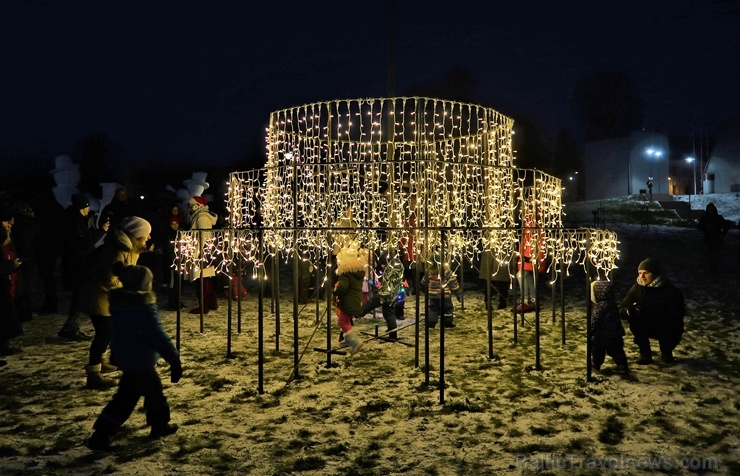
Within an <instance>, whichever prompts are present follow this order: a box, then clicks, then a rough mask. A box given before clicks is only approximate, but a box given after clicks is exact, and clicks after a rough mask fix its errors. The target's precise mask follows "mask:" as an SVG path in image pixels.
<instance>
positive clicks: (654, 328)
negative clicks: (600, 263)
mask: <svg viewBox="0 0 740 476" xmlns="http://www.w3.org/2000/svg"><path fill="white" fill-rule="evenodd" d="M619 312H620V314H621V316H622V317H623V318H625V319H627V322H629V326H630V331H631V332H632V335H633V337H634V342H635V344H636V345H637V347H638V348H639V349H640V358H639V360H638V361H637V363H638V364H640V365H645V364H649V363H651V362H652V361H653V354H652V351H651V349H650V339H657V340H658V344H659V346H660V353H661V356H662V358H663V361H664V362H666V363H672V362H674V358H673V349H675V348H676V346H677V345H678V344H679V342H681V337H682V336H683V331H684V324H683V318H684V314H685V312H686V310H685V305H684V297H683V293H682V292H681V291H680V290H679V289H678V288H677V287H676V286H674V285H673V284H671V283H670V281H669V280H668V277H667V276H665V275H664V274H663V270H662V266H661V263H660V261H658V260H657V259H654V258H647V259H645V260H643V261H642V262H640V265H639V266H638V267H637V282H636V283H635V284H633V285H632V287H631V288H630V289H629V291H627V295H626V296H625V297H624V299H623V300H622V302H621V303H620V304H619Z"/></svg>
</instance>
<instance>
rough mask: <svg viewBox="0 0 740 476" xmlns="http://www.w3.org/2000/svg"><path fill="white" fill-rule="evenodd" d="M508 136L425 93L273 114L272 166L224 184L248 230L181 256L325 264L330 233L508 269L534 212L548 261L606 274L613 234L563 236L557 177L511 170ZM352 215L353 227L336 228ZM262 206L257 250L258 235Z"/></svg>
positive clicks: (505, 129) (492, 116)
mask: <svg viewBox="0 0 740 476" xmlns="http://www.w3.org/2000/svg"><path fill="white" fill-rule="evenodd" d="M513 133H514V132H513V120H511V119H510V118H508V117H506V116H504V115H502V114H499V113H498V112H496V111H494V110H492V109H489V108H484V107H481V106H476V105H471V104H463V103H458V102H453V101H443V100H439V99H429V98H419V97H412V98H403V97H401V98H385V99H382V98H381V99H354V100H336V101H330V102H323V103H314V104H306V105H303V106H299V107H294V108H290V109H284V110H281V111H276V112H273V113H272V114H271V115H270V121H269V127H268V128H267V134H266V143H267V164H266V166H265V168H264V169H260V170H252V171H247V172H234V173H232V174H231V177H230V181H229V190H228V200H227V209H228V212H229V225H230V227H232V228H233V229H235V230H239V231H244V230H249V229H252V231H249V232H244V233H243V234H236V233H228V230H222V231H216V230H214V231H213V232H212V234H211V235H209V236H210V238H209V239H208V240H206V245H205V246H204V251H203V253H202V254H200V253H199V248H198V247H197V246H196V245H198V242H197V240H196V238H194V236H195V235H189V234H187V233H182V234H181V237H180V238H179V240H180V241H181V243H180V246H178V256H180V258H181V262H183V263H187V266H205V265H206V264H209V263H211V264H215V265H216V266H220V267H221V268H223V269H225V268H226V267H228V265H229V263H230V262H231V261H233V260H234V259H235V257H237V256H239V257H241V259H244V260H246V261H252V260H259V259H260V256H262V257H264V256H270V255H273V254H276V253H279V254H281V255H282V256H283V257H286V259H287V257H288V256H291V255H292V253H296V252H298V253H299V256H301V259H307V260H309V261H311V262H313V263H314V264H319V263H321V262H326V260H327V259H328V255H329V253H330V252H331V247H332V239H333V237H336V236H338V235H343V234H344V235H345V236H348V235H351V237H352V239H353V240H356V241H357V242H358V244H359V245H361V246H363V247H365V248H367V249H371V250H390V251H394V250H397V249H398V246H399V244H406V243H413V248H414V250H413V251H414V252H415V253H416V255H417V256H418V257H419V259H424V256H425V255H426V254H427V253H426V251H427V250H436V249H439V248H440V247H441V246H440V245H441V244H442V240H444V246H445V250H446V254H447V255H448V256H446V257H445V260H446V261H450V262H451V263H457V265H459V264H460V263H462V262H465V261H473V260H475V259H476V258H477V257H478V256H477V254H478V253H480V252H481V251H490V252H492V253H493V255H494V257H495V260H496V261H497V262H499V263H506V262H508V260H509V259H510V257H511V256H514V255H515V254H516V253H517V252H518V246H517V243H518V241H519V238H520V233H521V232H522V224H523V223H524V221H525V218H526V217H527V216H531V217H533V224H532V225H531V226H532V227H534V228H536V229H537V232H536V235H537V236H538V237H539V243H538V245H539V247H540V249H541V250H542V252H543V255H544V256H545V257H546V258H548V259H549V260H550V261H552V262H563V263H568V265H569V264H570V263H579V264H581V265H583V264H585V262H586V259H588V260H590V262H591V263H592V264H593V265H594V266H595V267H596V268H597V269H599V270H600V271H603V272H605V273H606V272H608V271H609V270H611V269H612V268H614V267H615V266H616V264H615V261H616V259H617V257H618V250H617V243H618V242H617V240H616V235H615V234H613V233H612V232H608V231H604V230H589V229H587V230H564V229H563V226H562V215H563V212H562V203H561V191H562V184H561V182H560V180H559V179H557V178H555V177H552V176H549V175H547V174H545V173H543V172H541V171H537V170H525V169H518V168H516V167H515V164H514V151H513V149H512V136H513ZM348 209H351V210H352V217H351V220H350V221H349V222H344V223H345V225H343V226H340V225H338V223H342V221H341V219H342V216H343V214H345V213H346V211H347V210H348ZM259 210H261V212H262V217H261V223H262V233H263V234H262V239H263V249H262V253H258V246H257V240H258V238H259V233H258V232H256V231H255V230H254V227H255V224H256V222H257V214H258V211H259ZM412 217H414V219H415V225H413V226H411V225H409V222H410V221H411V220H412ZM346 223H351V226H352V227H353V228H352V230H347V229H346V228H345V227H346V226H347V225H346ZM209 253H212V254H213V256H212V257H209ZM450 257H451V258H452V259H448V258H450ZM566 269H567V268H566Z"/></svg>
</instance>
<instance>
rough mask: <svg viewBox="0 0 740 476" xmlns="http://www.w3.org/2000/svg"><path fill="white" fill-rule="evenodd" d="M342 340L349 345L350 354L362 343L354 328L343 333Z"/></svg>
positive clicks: (357, 350)
mask: <svg viewBox="0 0 740 476" xmlns="http://www.w3.org/2000/svg"><path fill="white" fill-rule="evenodd" d="M344 342H345V343H346V344H347V345H348V346H349V353H350V355H355V354H356V353H358V352H359V351H360V349H362V346H363V344H364V342H362V340H360V337H359V336H358V335H357V331H355V330H354V329H353V330H351V331H349V332H347V333H346V334H344Z"/></svg>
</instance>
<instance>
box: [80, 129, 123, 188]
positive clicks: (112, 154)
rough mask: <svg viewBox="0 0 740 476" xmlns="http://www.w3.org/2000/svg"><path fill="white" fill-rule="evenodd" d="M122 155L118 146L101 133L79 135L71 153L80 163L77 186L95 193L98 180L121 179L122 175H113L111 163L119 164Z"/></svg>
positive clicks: (111, 180)
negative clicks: (79, 176) (79, 177)
mask: <svg viewBox="0 0 740 476" xmlns="http://www.w3.org/2000/svg"><path fill="white" fill-rule="evenodd" d="M122 155H123V154H122V153H121V149H120V147H118V145H117V144H116V143H114V142H113V141H112V140H111V139H110V138H109V137H108V136H107V135H105V134H103V133H99V132H93V133H91V134H88V135H86V136H83V137H81V138H80V139H79V140H78V141H77V144H76V146H75V150H74V153H73V156H74V157H75V158H76V159H77V160H78V161H79V163H80V175H81V179H80V184H79V186H78V188H79V189H80V190H81V191H87V192H93V193H97V192H98V190H99V188H100V185H99V184H100V182H113V181H121V180H122V177H114V175H113V173H112V172H111V165H116V164H118V165H119V166H120V161H121V160H122Z"/></svg>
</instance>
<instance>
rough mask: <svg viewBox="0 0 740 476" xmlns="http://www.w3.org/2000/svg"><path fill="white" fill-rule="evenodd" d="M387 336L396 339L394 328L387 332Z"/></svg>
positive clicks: (396, 334)
mask: <svg viewBox="0 0 740 476" xmlns="http://www.w3.org/2000/svg"><path fill="white" fill-rule="evenodd" d="M388 338H389V339H393V340H398V333H397V332H396V330H395V329H394V330H392V331H389V332H388Z"/></svg>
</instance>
